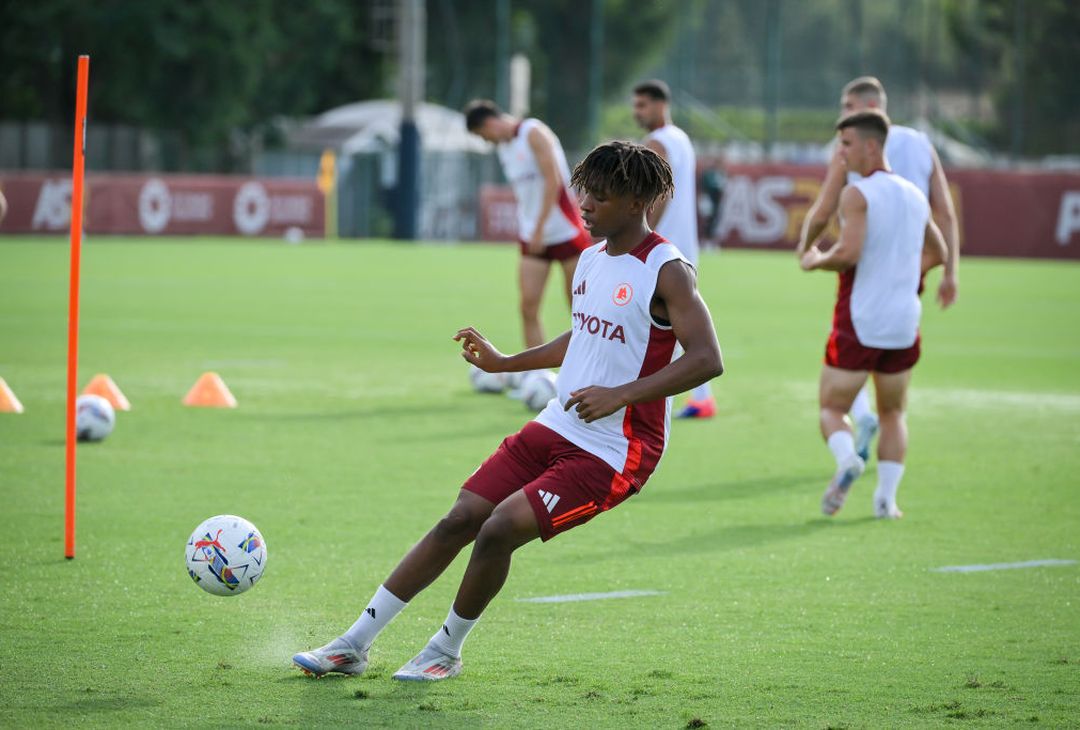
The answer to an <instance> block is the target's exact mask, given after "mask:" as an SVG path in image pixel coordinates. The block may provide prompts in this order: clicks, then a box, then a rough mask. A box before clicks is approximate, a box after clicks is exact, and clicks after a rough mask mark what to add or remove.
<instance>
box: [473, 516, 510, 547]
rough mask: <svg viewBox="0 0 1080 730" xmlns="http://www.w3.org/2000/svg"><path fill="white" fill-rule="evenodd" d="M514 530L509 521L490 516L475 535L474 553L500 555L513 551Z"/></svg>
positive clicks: (500, 517)
mask: <svg viewBox="0 0 1080 730" xmlns="http://www.w3.org/2000/svg"><path fill="white" fill-rule="evenodd" d="M514 547H515V545H514V529H513V524H512V523H511V521H510V520H508V519H505V518H504V517H502V516H501V515H492V516H491V517H489V518H488V519H487V520H486V521H485V522H484V525H483V526H482V527H481V528H480V531H479V532H478V533H477V535H476V545H475V546H474V547H473V551H474V552H479V553H501V552H510V551H512V550H513V549H514Z"/></svg>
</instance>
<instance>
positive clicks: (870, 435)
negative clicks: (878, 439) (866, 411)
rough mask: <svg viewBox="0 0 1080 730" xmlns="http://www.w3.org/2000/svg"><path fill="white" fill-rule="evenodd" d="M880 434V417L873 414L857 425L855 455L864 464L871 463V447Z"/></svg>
mask: <svg viewBox="0 0 1080 730" xmlns="http://www.w3.org/2000/svg"><path fill="white" fill-rule="evenodd" d="M877 432H878V417H877V416H875V415H874V414H873V413H871V414H870V415H868V416H866V417H864V418H860V419H859V420H858V421H856V423H855V453H856V454H858V455H859V458H860V459H862V460H863V461H864V462H867V461H870V445H871V444H872V443H873V442H874V436H876V435H877Z"/></svg>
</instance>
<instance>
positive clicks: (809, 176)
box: [480, 161, 1080, 259]
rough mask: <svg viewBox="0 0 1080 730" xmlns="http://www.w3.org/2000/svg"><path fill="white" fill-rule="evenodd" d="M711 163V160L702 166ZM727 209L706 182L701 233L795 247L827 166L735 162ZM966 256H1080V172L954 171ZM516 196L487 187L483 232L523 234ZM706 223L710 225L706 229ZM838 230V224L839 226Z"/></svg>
mask: <svg viewBox="0 0 1080 730" xmlns="http://www.w3.org/2000/svg"><path fill="white" fill-rule="evenodd" d="M707 167H708V162H707V161H704V162H703V164H702V169H706V168H707ZM726 173H727V178H726V183H725V184H724V186H723V192H722V195H721V196H720V201H719V207H720V214H719V215H718V216H711V215H710V214H709V213H710V210H711V206H713V205H714V204H715V202H714V200H710V199H709V197H708V195H706V194H705V190H704V186H703V185H701V184H700V183H699V185H698V197H699V200H700V201H701V205H699V211H700V213H701V215H700V216H699V218H700V226H701V231H702V238H703V239H704V240H710V241H714V242H718V243H719V244H720V246H722V247H735V248H770V249H790V248H794V246H795V243H796V242H797V241H798V238H799V231H800V229H801V226H802V222H803V219H804V218H805V217H806V213H807V211H808V210H809V209H810V206H811V205H812V204H813V202H814V199H815V198H816V197H817V193H818V190H819V189H820V188H821V181H822V179H823V178H824V176H825V168H824V167H823V166H802V165H731V166H729V167H728V168H727V170H726ZM947 175H948V178H949V185H950V188H951V189H952V193H953V200H954V202H955V203H956V208H957V213H958V215H959V218H960V241H961V250H962V251H963V253H964V254H965V255H984V256H1023V257H1033V258H1059V259H1080V174H1076V173H1029V172H1003V171H996V170H948V171H947ZM513 199H514V198H513V195H512V193H511V192H510V191H509V189H508V188H501V187H497V186H485V188H484V189H483V190H481V194H480V232H481V237H482V238H484V239H486V240H503V241H513V240H515V239H516V238H517V225H516V218H515V216H514V211H513V207H512V206H513ZM707 224H711V230H708V231H706V230H705V228H706V226H707ZM833 235H835V223H834V228H833Z"/></svg>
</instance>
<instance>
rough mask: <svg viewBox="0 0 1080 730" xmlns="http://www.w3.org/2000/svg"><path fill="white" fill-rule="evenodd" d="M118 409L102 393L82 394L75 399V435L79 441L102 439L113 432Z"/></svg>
mask: <svg viewBox="0 0 1080 730" xmlns="http://www.w3.org/2000/svg"><path fill="white" fill-rule="evenodd" d="M114 425H116V411H114V410H113V407H112V404H111V403H109V401H107V400H105V399H104V398H102V397H101V396H100V395H80V396H79V397H78V398H76V399H75V436H76V438H78V439H79V441H101V440H102V439H103V438H105V437H106V436H108V435H109V434H110V433H112V430H113V426H114Z"/></svg>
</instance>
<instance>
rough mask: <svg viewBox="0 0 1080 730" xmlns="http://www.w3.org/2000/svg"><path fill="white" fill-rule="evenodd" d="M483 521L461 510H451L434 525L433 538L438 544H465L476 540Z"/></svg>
mask: <svg viewBox="0 0 1080 730" xmlns="http://www.w3.org/2000/svg"><path fill="white" fill-rule="evenodd" d="M482 523H483V520H480V519H478V518H477V517H476V516H474V515H471V514H469V513H468V511H466V510H463V509H456V508H455V509H452V510H450V511H449V512H447V513H446V516H445V517H443V518H442V519H441V520H439V521H438V522H437V523H436V524H435V529H434V530H433V532H434V533H435V537H436V538H437V539H438V540H439V541H440V542H446V543H460V544H463V545H464V544H467V543H468V542H470V541H471V540H473V539H475V538H476V533H477V532H479V530H480V525H481V524H482Z"/></svg>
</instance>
